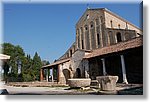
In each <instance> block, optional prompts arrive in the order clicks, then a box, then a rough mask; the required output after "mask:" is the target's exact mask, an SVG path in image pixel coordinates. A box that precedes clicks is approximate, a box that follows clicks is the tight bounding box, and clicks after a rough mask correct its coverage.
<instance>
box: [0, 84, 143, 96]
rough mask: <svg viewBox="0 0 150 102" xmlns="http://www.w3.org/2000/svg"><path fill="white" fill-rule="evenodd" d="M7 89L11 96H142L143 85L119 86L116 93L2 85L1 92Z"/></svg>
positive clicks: (95, 89)
mask: <svg viewBox="0 0 150 102" xmlns="http://www.w3.org/2000/svg"><path fill="white" fill-rule="evenodd" d="M2 89H6V90H7V91H8V93H4V94H10V95H118V94H119V95H142V94H143V85H141V84H128V85H125V84H117V86H116V91H113V92H108V91H107V92H106V91H99V89H97V88H91V89H88V90H81V89H70V88H69V87H67V86H64V87H14V86H7V85H4V84H3V85H2V84H1V90H2Z"/></svg>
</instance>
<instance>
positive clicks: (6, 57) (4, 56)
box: [0, 54, 10, 60]
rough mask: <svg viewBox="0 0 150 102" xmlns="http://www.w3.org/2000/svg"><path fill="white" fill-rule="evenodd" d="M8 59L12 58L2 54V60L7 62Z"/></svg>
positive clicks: (0, 58)
mask: <svg viewBox="0 0 150 102" xmlns="http://www.w3.org/2000/svg"><path fill="white" fill-rule="evenodd" d="M6 59H10V56H8V55H5V54H0V60H6Z"/></svg>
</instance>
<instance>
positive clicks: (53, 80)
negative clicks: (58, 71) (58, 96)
mask: <svg viewBox="0 0 150 102" xmlns="http://www.w3.org/2000/svg"><path fill="white" fill-rule="evenodd" d="M53 72H54V68H52V82H53V81H54V79H53V78H54V76H53V74H54V73H53Z"/></svg>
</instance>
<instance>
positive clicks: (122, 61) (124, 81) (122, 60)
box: [120, 55, 128, 84]
mask: <svg viewBox="0 0 150 102" xmlns="http://www.w3.org/2000/svg"><path fill="white" fill-rule="evenodd" d="M120 57H121V66H122V75H123V83H125V84H128V81H127V77H126V68H125V61H124V56H123V55H120Z"/></svg>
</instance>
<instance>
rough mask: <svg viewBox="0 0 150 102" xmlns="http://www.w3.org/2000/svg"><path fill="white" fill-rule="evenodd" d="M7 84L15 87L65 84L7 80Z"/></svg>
mask: <svg viewBox="0 0 150 102" xmlns="http://www.w3.org/2000/svg"><path fill="white" fill-rule="evenodd" d="M7 85H9V86H16V87H50V86H66V85H65V84H59V83H57V82H9V83H7Z"/></svg>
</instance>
